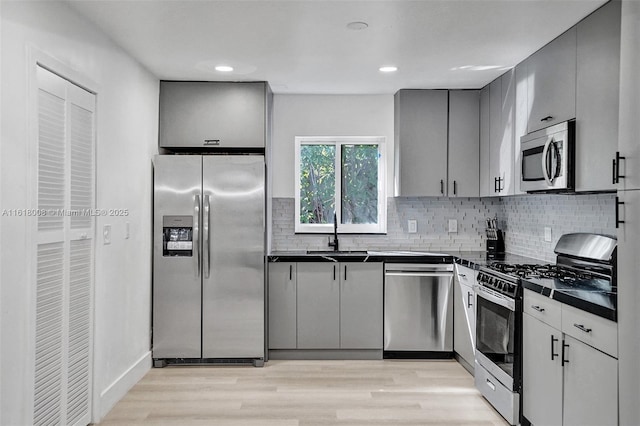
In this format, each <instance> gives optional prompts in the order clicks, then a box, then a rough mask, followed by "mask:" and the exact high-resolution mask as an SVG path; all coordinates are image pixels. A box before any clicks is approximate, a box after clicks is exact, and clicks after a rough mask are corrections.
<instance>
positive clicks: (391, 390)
mask: <svg viewBox="0 0 640 426" xmlns="http://www.w3.org/2000/svg"><path fill="white" fill-rule="evenodd" d="M101 424H102V425H142V424H145V425H147V424H162V425H233V426H236V425H237V426H257V425H260V426H311V425H318V426H325V425H361V426H364V425H367V426H368V425H403V426H405V425H486V426H489V425H492V426H497V425H501V426H502V425H506V424H507V423H506V422H505V421H504V420H503V419H502V417H500V415H499V414H498V413H497V412H496V411H494V409H493V408H492V407H491V405H489V403H488V402H487V401H486V400H485V399H484V398H482V396H481V395H480V393H479V392H478V391H477V390H476V389H475V387H474V385H473V377H471V375H470V374H469V373H467V371H466V370H464V369H463V368H462V366H460V364H458V363H457V362H455V361H392V360H384V361H270V362H268V363H266V364H265V367H264V368H254V367H246V366H229V367H226V366H225V367H166V368H163V369H152V370H151V371H149V373H148V374H147V375H146V376H145V377H144V378H143V379H142V380H141V381H140V382H139V383H138V384H136V385H135V386H134V387H133V388H132V389H131V390H130V391H129V393H127V395H126V396H125V397H124V398H123V399H122V400H121V401H120V402H119V403H118V404H117V405H116V406H115V407H114V408H113V410H111V412H110V413H109V414H108V415H107V417H106V418H105V419H104V421H103V422H102V423H101Z"/></svg>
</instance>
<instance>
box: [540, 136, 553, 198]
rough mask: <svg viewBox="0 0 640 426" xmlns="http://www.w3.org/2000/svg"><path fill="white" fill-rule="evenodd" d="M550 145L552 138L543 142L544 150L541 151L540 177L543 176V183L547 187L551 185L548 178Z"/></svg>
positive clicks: (550, 179)
mask: <svg viewBox="0 0 640 426" xmlns="http://www.w3.org/2000/svg"><path fill="white" fill-rule="evenodd" d="M552 143H553V136H550V137H549V139H547V141H546V142H545V144H544V149H543V150H542V175H543V176H544V180H545V182H547V185H549V186H551V185H553V181H552V178H551V177H550V176H549V173H550V171H549V165H550V164H549V163H550V162H551V159H550V158H549V154H550V153H551V151H549V147H551V144H552Z"/></svg>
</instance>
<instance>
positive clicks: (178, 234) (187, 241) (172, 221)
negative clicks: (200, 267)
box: [162, 216, 193, 257]
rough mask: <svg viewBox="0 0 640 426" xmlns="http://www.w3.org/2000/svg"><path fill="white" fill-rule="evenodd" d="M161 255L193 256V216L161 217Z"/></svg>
mask: <svg viewBox="0 0 640 426" xmlns="http://www.w3.org/2000/svg"><path fill="white" fill-rule="evenodd" d="M162 255H163V256H178V257H191V256H193V216H163V217H162Z"/></svg>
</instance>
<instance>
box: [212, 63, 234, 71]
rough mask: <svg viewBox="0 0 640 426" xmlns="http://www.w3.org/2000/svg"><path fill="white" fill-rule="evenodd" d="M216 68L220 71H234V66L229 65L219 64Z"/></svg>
mask: <svg viewBox="0 0 640 426" xmlns="http://www.w3.org/2000/svg"><path fill="white" fill-rule="evenodd" d="M215 69H216V71H220V72H231V71H233V67H230V66H229V65H217V66H216V68H215Z"/></svg>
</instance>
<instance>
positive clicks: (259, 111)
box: [159, 81, 271, 149]
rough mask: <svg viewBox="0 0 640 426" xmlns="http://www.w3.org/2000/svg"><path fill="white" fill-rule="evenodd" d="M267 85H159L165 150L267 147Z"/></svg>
mask: <svg viewBox="0 0 640 426" xmlns="http://www.w3.org/2000/svg"><path fill="white" fill-rule="evenodd" d="M270 102H271V91H270V89H269V85H268V83H266V82H242V83H236V82H220V81H216V82H206V81H161V82H160V134H159V137H160V147H162V148H169V149H171V148H179V149H184V148H192V149H193V148H196V149H210V148H213V149H215V148H220V149H228V148H241V149H246V148H264V147H265V138H266V135H267V122H268V117H267V113H268V110H269V108H268V106H269V103H270Z"/></svg>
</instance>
